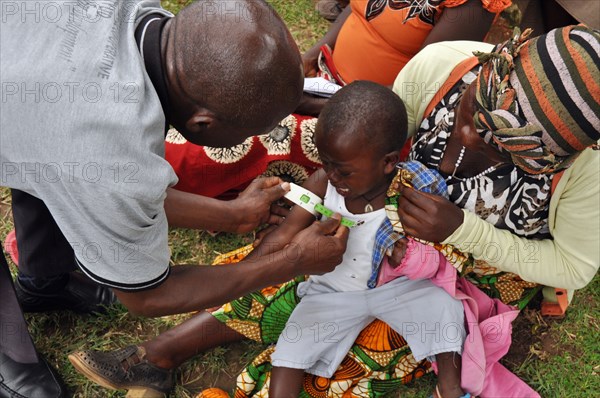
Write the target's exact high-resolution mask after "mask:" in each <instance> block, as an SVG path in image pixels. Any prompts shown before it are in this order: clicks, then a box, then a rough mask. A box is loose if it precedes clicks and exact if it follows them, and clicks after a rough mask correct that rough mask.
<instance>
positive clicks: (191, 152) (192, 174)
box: [165, 115, 320, 199]
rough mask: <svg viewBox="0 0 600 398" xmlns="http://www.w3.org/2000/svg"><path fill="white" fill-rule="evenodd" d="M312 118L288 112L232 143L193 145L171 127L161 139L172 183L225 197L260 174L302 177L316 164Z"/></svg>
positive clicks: (201, 193) (314, 123) (314, 167)
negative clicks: (266, 130)
mask: <svg viewBox="0 0 600 398" xmlns="http://www.w3.org/2000/svg"><path fill="white" fill-rule="evenodd" d="M316 123H317V119H316V118H314V117H311V116H301V115H290V116H288V117H286V118H285V119H284V120H282V121H281V122H280V123H279V125H278V126H277V127H276V128H275V129H274V130H273V131H271V132H270V133H269V134H265V135H261V136H257V137H250V138H248V139H247V140H246V141H245V142H244V143H242V144H240V145H237V146H235V147H233V148H209V147H202V146H198V145H193V144H191V143H189V142H187V141H186V140H185V138H183V137H182V136H181V135H180V134H179V133H178V132H177V131H176V130H174V129H172V130H170V131H169V133H168V134H167V138H166V140H165V158H166V159H167V161H168V162H169V163H170V164H171V165H172V166H173V169H174V170H175V172H176V173H177V176H178V177H179V182H178V183H177V185H175V187H174V188H175V189H178V190H181V191H185V192H191V193H195V194H200V195H204V196H209V197H219V198H223V199H229V198H233V197H234V196H235V195H236V194H237V193H238V192H240V191H242V190H243V189H244V188H245V187H246V186H248V184H249V183H250V182H251V181H252V180H253V179H254V178H256V177H257V176H259V175H261V174H266V175H277V176H280V177H282V178H284V179H286V180H288V181H293V182H297V183H302V182H303V181H304V180H305V179H306V178H307V177H308V176H309V175H310V174H312V173H313V172H314V171H315V170H317V169H318V168H319V167H320V163H319V158H318V155H317V150H316V147H315V144H314V128H315V125H316Z"/></svg>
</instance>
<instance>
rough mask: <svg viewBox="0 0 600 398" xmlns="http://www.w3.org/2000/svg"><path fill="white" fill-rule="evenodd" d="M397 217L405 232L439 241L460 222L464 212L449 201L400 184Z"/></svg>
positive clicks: (448, 234)
mask: <svg viewBox="0 0 600 398" xmlns="http://www.w3.org/2000/svg"><path fill="white" fill-rule="evenodd" d="M398 216H399V217H400V221H401V222H402V226H403V227H404V231H405V232H406V234H407V235H411V236H414V237H416V238H420V239H424V240H427V241H430V242H442V241H443V240H445V239H446V238H447V237H448V236H450V235H451V234H452V233H453V232H454V231H456V229H457V228H458V227H459V226H460V225H461V224H462V223H463V212H462V210H461V209H460V208H459V207H458V206H456V205H455V204H454V203H452V202H450V201H449V200H447V199H445V198H443V197H441V196H438V195H433V194H429V193H424V192H420V191H417V190H415V189H412V188H408V187H405V186H401V187H400V198H399V199H398Z"/></svg>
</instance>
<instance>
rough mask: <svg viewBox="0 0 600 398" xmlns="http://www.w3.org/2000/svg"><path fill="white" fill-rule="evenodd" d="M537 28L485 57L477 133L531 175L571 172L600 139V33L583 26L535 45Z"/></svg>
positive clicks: (556, 32)
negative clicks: (576, 159)
mask: <svg viewBox="0 0 600 398" xmlns="http://www.w3.org/2000/svg"><path fill="white" fill-rule="evenodd" d="M530 34H531V29H526V30H525V31H524V32H523V33H522V34H521V33H520V32H519V31H518V30H516V31H515V35H514V37H513V38H512V39H511V40H509V41H507V42H505V43H503V44H500V45H498V46H496V47H495V49H494V51H492V53H478V54H475V55H477V56H478V57H479V60H480V62H481V63H482V64H483V66H482V69H481V72H480V74H479V76H478V78H477V80H476V83H475V84H476V113H475V115H474V120H475V127H476V128H477V131H478V132H479V134H480V135H481V136H482V137H483V138H484V140H485V141H486V142H488V143H490V144H492V145H495V146H496V147H497V148H498V149H500V150H501V151H506V152H508V153H509V154H510V155H511V157H512V161H513V163H514V164H515V165H516V166H517V167H519V168H521V169H522V170H524V171H525V172H527V173H529V174H542V173H547V174H550V173H554V172H557V171H560V170H562V169H566V168H567V167H569V166H570V165H571V164H572V163H573V161H574V160H575V158H576V157H577V156H578V155H579V153H581V151H583V150H584V149H585V148H587V147H589V146H592V145H594V144H596V143H597V141H598V140H599V139H600V73H599V69H598V68H599V65H600V33H599V32H598V31H595V30H592V29H589V28H587V27H586V26H584V25H578V26H568V27H564V28H559V29H555V30H553V31H551V32H549V33H548V34H546V35H543V36H539V37H536V38H533V39H529V40H528V37H529V35H530Z"/></svg>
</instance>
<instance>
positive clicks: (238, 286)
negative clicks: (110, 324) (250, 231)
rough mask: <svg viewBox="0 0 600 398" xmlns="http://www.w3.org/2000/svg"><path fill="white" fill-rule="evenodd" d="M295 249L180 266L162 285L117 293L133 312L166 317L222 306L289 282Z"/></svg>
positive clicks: (173, 270) (293, 267) (291, 276)
mask: <svg viewBox="0 0 600 398" xmlns="http://www.w3.org/2000/svg"><path fill="white" fill-rule="evenodd" d="M295 258H297V253H296V252H295V249H294V247H288V248H287V249H285V250H280V251H278V252H276V253H273V254H270V255H267V256H263V257H261V258H260V259H257V260H255V261H252V260H250V261H243V262H242V263H239V264H227V265H219V266H203V265H180V266H175V267H172V268H171V275H170V276H169V277H168V278H167V280H166V281H165V282H163V283H162V284H161V285H160V286H158V287H156V288H154V289H150V290H146V291H141V292H135V293H125V292H122V291H115V293H116V295H117V297H118V298H119V300H120V301H121V303H122V304H123V305H125V306H126V307H127V308H128V309H129V310H130V311H131V312H133V313H136V314H139V315H144V316H163V315H171V314H178V313H184V312H191V311H200V310H204V309H206V308H209V307H213V306H216V305H221V304H224V303H226V302H229V301H231V300H233V299H236V298H238V297H241V296H243V295H245V294H248V293H251V292H253V291H255V290H258V289H261V288H263V287H266V286H271V285H274V284H277V283H282V282H286V281H288V280H290V279H292V278H293V277H294V276H296V275H295V270H296V268H295V266H294V259H295Z"/></svg>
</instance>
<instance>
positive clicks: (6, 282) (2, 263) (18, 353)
mask: <svg viewBox="0 0 600 398" xmlns="http://www.w3.org/2000/svg"><path fill="white" fill-rule="evenodd" d="M0 352H1V353H3V354H6V355H8V356H9V357H10V358H12V359H13V360H14V361H16V362H20V363H36V362H38V357H37V354H36V352H35V347H34V345H33V341H32V340H31V336H30V335H29V331H28V330H27V324H26V323H25V318H23V311H21V306H20V305H19V302H18V301H17V296H16V294H15V288H14V285H13V281H12V277H11V275H10V270H9V268H8V264H7V263H6V259H5V258H4V252H3V251H2V249H1V247H0Z"/></svg>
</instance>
